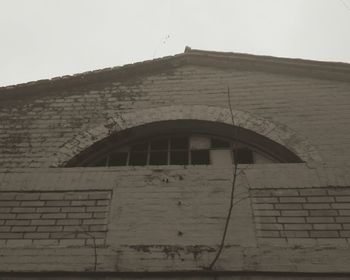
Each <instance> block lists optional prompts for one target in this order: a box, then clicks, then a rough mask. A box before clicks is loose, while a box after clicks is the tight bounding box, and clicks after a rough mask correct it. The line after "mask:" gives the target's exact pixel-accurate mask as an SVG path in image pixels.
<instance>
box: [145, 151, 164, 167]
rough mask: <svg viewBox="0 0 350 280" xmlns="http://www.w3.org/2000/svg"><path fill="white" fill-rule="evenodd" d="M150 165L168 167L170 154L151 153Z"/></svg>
mask: <svg viewBox="0 0 350 280" xmlns="http://www.w3.org/2000/svg"><path fill="white" fill-rule="evenodd" d="M149 164H150V165H166V164H168V152H167V151H164V152H163V151H161V152H150V157H149Z"/></svg>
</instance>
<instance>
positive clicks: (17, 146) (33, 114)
mask: <svg viewBox="0 0 350 280" xmlns="http://www.w3.org/2000/svg"><path fill="white" fill-rule="evenodd" d="M227 86H229V87H230V92H231V101H232V104H233V109H235V110H239V111H243V112H247V113H249V114H252V115H257V116H258V117H262V118H266V119H269V120H271V121H272V122H274V123H278V124H281V125H285V126H288V127H289V128H291V129H292V130H295V131H296V132H297V133H298V134H299V135H300V136H302V137H305V138H306V139H308V140H309V142H310V143H311V144H312V145H314V146H315V147H316V148H317V150H318V152H319V153H320V154H321V156H322V158H323V160H324V161H325V162H346V161H348V158H349V156H350V155H349V152H348V151H350V132H349V129H348V127H349V118H350V113H349V112H350V108H349V106H350V104H349V102H348V93H349V91H350V85H349V83H346V82H339V81H330V80H329V81H328V80H318V79H312V78H307V77H296V76H289V75H287V74H284V75H282V74H272V73H268V72H258V71H256V72H255V71H247V70H245V71H243V70H234V69H233V70H229V69H228V70H222V69H215V68H210V67H202V66H182V67H179V68H175V69H169V70H167V71H164V72H161V73H159V74H152V75H149V76H140V77H138V78H137V79H136V78H134V79H129V80H127V81H115V82H110V83H101V84H90V85H87V86H80V87H73V88H71V89H66V90H64V91H54V90H51V91H48V92H44V93H40V92H38V93H29V94H28V95H26V94H23V95H20V96H16V98H9V97H8V96H6V98H5V97H1V96H0V99H1V101H0V119H1V123H0V153H1V157H0V166H1V167H9V168H14V167H47V166H49V163H50V159H52V157H54V155H55V153H56V152H57V151H58V150H59V148H60V147H61V146H62V145H64V143H66V142H67V141H69V140H70V139H73V138H74V136H75V135H77V134H79V133H81V132H83V131H87V130H89V129H91V128H94V127H96V126H99V125H101V124H107V123H108V119H110V118H111V117H114V116H116V115H117V114H118V113H120V112H130V111H133V112H135V111H137V110H139V109H145V108H157V107H161V106H168V105H182V104H187V105H211V106H218V107H224V108H227V107H228V104H227ZM330 132H331V133H330Z"/></svg>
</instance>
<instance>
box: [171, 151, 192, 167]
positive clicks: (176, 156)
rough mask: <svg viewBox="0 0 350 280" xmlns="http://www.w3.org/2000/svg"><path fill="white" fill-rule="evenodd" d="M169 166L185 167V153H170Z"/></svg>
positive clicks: (186, 160) (186, 159)
mask: <svg viewBox="0 0 350 280" xmlns="http://www.w3.org/2000/svg"><path fill="white" fill-rule="evenodd" d="M170 164H178V165H185V164H188V152H187V151H176V152H174V151H172V152H171V153H170Z"/></svg>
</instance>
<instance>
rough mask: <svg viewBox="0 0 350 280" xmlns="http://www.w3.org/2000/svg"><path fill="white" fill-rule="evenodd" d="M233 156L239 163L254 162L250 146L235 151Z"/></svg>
mask: <svg viewBox="0 0 350 280" xmlns="http://www.w3.org/2000/svg"><path fill="white" fill-rule="evenodd" d="M233 158H234V161H235V163H236V164H237V163H238V164H253V163H254V157H253V151H252V150H251V149H248V148H240V149H236V150H234V151H233Z"/></svg>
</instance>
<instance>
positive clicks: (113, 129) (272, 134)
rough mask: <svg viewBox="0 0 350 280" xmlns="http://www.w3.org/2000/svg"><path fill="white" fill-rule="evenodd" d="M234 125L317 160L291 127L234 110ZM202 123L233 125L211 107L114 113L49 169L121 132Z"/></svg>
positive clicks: (62, 153)
mask: <svg viewBox="0 0 350 280" xmlns="http://www.w3.org/2000/svg"><path fill="white" fill-rule="evenodd" d="M233 115H234V120H235V125H237V126H239V127H242V128H245V129H248V130H251V131H253V132H255V133H257V134H260V135H263V136H265V137H267V138H268V139H270V140H272V141H275V142H277V143H279V144H281V145H282V146H284V147H286V148H287V149H288V150H290V151H291V152H293V153H295V154H296V155H297V156H298V157H299V158H300V159H302V160H303V161H305V162H312V161H320V160H321V157H320V156H319V154H318V152H317V151H316V149H315V148H314V147H313V146H312V145H311V144H310V143H309V142H308V141H307V139H304V138H303V137H301V136H300V135H298V134H297V133H296V132H295V131H293V130H291V129H290V128H288V127H286V126H283V125H280V124H276V123H273V122H272V121H270V120H267V119H264V118H261V117H257V116H254V115H252V114H248V113H246V112H243V111H238V110H233ZM173 120H201V121H210V122H218V123H224V124H229V125H231V124H232V118H231V112H230V110H229V109H225V108H221V107H213V106H203V105H194V106H190V105H188V106H183V105H181V106H165V107H160V108H149V109H144V110H138V111H133V112H125V113H116V114H115V115H114V116H113V117H110V118H109V119H108V120H107V121H106V123H104V124H101V125H99V126H97V127H94V128H91V129H89V130H87V131H83V132H81V133H79V134H77V135H76V136H75V137H73V138H72V139H70V140H69V141H67V142H66V143H65V144H64V145H63V146H62V147H61V148H60V150H59V151H58V152H57V153H56V154H55V156H54V160H53V161H52V162H51V164H50V166H51V167H59V166H64V165H65V164H66V163H67V162H68V161H69V160H70V159H71V158H73V157H74V156H76V155H78V154H80V153H81V152H82V151H84V150H85V149H87V148H88V147H90V146H91V145H93V144H95V143H96V142H98V141H101V140H102V139H104V138H106V137H108V136H110V135H111V134H115V133H118V132H120V131H123V130H126V129H129V128H132V127H136V126H140V125H145V124H149V123H154V122H159V121H173Z"/></svg>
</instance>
